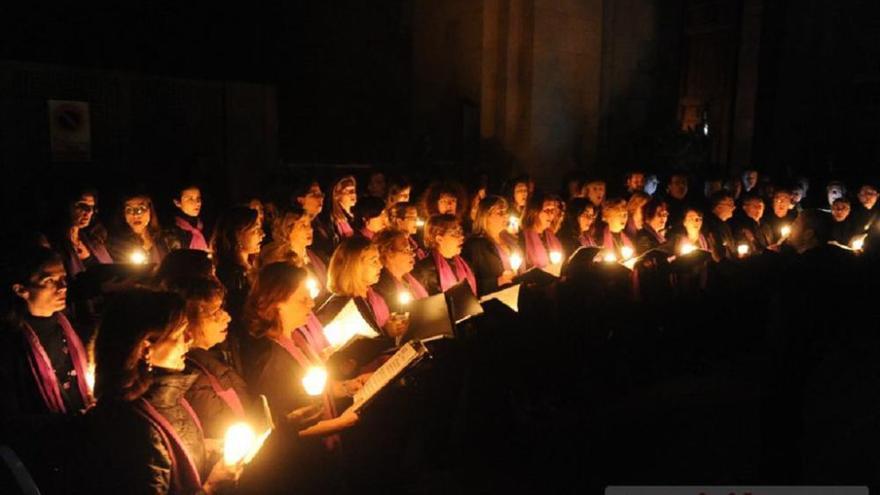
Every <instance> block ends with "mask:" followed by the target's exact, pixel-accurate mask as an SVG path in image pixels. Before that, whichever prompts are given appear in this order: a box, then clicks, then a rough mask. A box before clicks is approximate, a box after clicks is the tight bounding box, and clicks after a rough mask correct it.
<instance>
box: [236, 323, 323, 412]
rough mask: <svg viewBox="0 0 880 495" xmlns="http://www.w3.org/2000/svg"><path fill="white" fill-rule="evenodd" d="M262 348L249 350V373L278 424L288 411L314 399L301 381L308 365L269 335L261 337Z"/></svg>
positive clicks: (250, 383) (251, 386) (249, 378)
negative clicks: (300, 384) (301, 362)
mask: <svg viewBox="0 0 880 495" xmlns="http://www.w3.org/2000/svg"><path fill="white" fill-rule="evenodd" d="M254 347H255V348H258V350H257V351H256V352H254V353H249V354H248V359H247V361H246V362H245V377H246V378H247V382H248V384H249V385H250V388H251V390H252V391H253V393H254V394H255V395H259V394H263V395H265V396H266V399H267V400H268V401H269V409H270V410H271V411H272V417H273V419H274V421H275V424H281V423H284V422H285V421H286V419H285V417H286V416H287V414H288V413H290V412H291V411H293V410H294V409H297V408H299V407H303V406H307V405H309V404H311V403H314V398H312V397H309V396H308V395H307V394H306V393H305V389H303V388H302V387H301V386H298V385H299V381H300V379H301V378H302V377H303V376H304V375H305V371H306V370H305V369H304V368H303V367H302V366H301V365H300V364H299V363H298V362H297V361H296V360H295V359H294V358H293V356H291V355H290V353H289V352H287V350H285V349H284V348H283V347H281V345H280V344H278V343H276V342H274V341H272V340H271V339H269V338H262V339H258V340H257V342H256V343H255V345H254Z"/></svg>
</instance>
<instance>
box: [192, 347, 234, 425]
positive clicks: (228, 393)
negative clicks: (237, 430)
mask: <svg viewBox="0 0 880 495" xmlns="http://www.w3.org/2000/svg"><path fill="white" fill-rule="evenodd" d="M188 361H189V362H190V363H192V365H193V366H195V367H196V368H198V369H199V370H201V372H202V374H204V375H205V378H207V379H208V383H210V384H211V389H213V390H214V393H215V394H217V397H220V400H222V401H223V402H224V403H225V404H226V406H227V407H229V409H232V412H233V413H234V414H235V416H236V417H237V418H238V419H244V418H245V413H244V406H243V405H242V404H241V398H240V397H239V396H238V392H236V391H235V389H234V388H232V387H229V388H227V389H225V390H224V389H223V386H222V385H220V381H219V380H217V377H216V376H214V374H213V373H211V372H210V371H208V369H207V368H205V367H204V366H202V364H201V363H199V362H198V361H196V360H195V359H189V360H188Z"/></svg>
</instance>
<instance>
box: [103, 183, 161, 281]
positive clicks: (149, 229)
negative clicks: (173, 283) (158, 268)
mask: <svg viewBox="0 0 880 495" xmlns="http://www.w3.org/2000/svg"><path fill="white" fill-rule="evenodd" d="M116 218H117V221H116V228H115V230H114V231H113V233H112V234H111V236H110V240H109V242H108V243H107V247H108V249H109V251H110V256H112V257H113V259H114V260H117V261H118V262H120V263H155V264H158V263H160V262H161V261H162V258H164V257H165V255H166V254H167V253H168V250H167V248H166V246H165V243H164V238H163V235H162V229H161V227H159V217H158V215H156V210H155V209H154V208H153V201H152V200H151V199H150V197H149V196H148V195H146V194H140V193H132V194H128V195H126V196H123V198H122V208H121V211H120V212H119V213H118V214H117V217H116ZM140 258H142V259H143V261H140Z"/></svg>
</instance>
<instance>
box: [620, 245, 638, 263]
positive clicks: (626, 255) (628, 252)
mask: <svg viewBox="0 0 880 495" xmlns="http://www.w3.org/2000/svg"><path fill="white" fill-rule="evenodd" d="M633 254H635V253H634V252H633V249H632V248H631V247H629V246H623V247H622V248H620V255H621V256H623V259H624V260H628V259H630V258H632V257H633Z"/></svg>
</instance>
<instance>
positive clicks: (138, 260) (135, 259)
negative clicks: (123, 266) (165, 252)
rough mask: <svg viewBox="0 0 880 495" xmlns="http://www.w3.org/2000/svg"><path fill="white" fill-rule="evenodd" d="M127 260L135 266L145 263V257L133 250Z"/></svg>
mask: <svg viewBox="0 0 880 495" xmlns="http://www.w3.org/2000/svg"><path fill="white" fill-rule="evenodd" d="M128 259H129V261H131V262H132V263H134V264H135V265H143V264H145V263H146V262H147V255H146V253H144V252H143V251H141V250H140V249H135V250H134V251H132V252H131V255H130V256H129V258H128Z"/></svg>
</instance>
